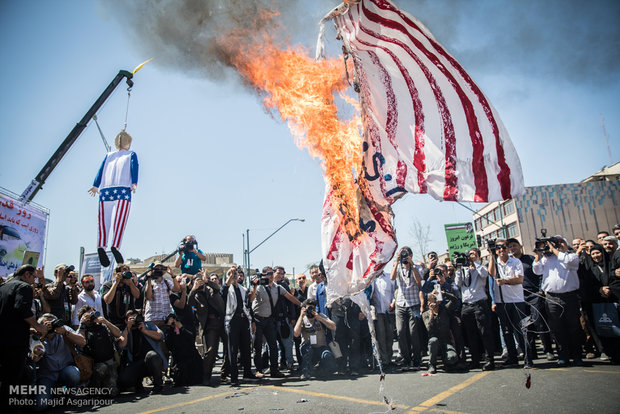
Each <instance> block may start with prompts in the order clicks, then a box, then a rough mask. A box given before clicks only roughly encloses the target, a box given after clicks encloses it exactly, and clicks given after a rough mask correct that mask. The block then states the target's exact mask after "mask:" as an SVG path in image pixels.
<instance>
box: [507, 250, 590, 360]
mask: <svg viewBox="0 0 620 414" xmlns="http://www.w3.org/2000/svg"><path fill="white" fill-rule="evenodd" d="M506 244H507V245H508V249H509V250H510V253H511V254H512V257H514V258H515V259H519V260H520V261H521V264H522V265H523V295H524V298H525V303H526V307H527V309H528V312H527V315H529V317H530V318H531V320H532V327H533V329H530V330H528V334H527V340H528V342H529V343H530V349H531V350H532V359H536V358H537V357H538V356H537V355H536V346H535V345H536V333H535V332H540V341H541V343H542V345H543V352H544V353H545V354H546V357H547V360H548V361H554V360H555V359H556V358H555V356H554V355H553V352H552V351H553V350H552V345H551V344H552V342H551V334H550V333H549V332H548V328H547V326H546V322H545V320H546V319H547V311H546V309H545V298H544V297H543V296H542V295H543V292H542V290H541V288H540V283H541V277H540V275H537V274H536V273H534V270H532V265H533V263H534V256H532V255H529V254H523V247H522V246H521V243H519V240H517V239H508V240H506ZM584 246H585V244H584ZM545 331H546V332H545Z"/></svg>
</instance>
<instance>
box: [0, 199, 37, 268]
mask: <svg viewBox="0 0 620 414" xmlns="http://www.w3.org/2000/svg"><path fill="white" fill-rule="evenodd" d="M48 219H49V212H48V211H47V210H46V209H44V208H42V207H36V206H34V205H32V204H23V203H22V202H20V201H19V199H18V198H17V197H15V196H11V195H9V194H8V192H4V191H3V190H2V189H0V276H2V277H4V278H6V277H7V276H8V275H10V274H12V273H13V272H14V271H15V269H17V268H18V267H19V266H21V265H22V264H24V263H28V264H32V265H35V266H36V267H42V266H43V253H44V248H45V231H46V229H47V221H48Z"/></svg>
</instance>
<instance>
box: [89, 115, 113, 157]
mask: <svg viewBox="0 0 620 414" xmlns="http://www.w3.org/2000/svg"><path fill="white" fill-rule="evenodd" d="M93 121H95V125H97V129H98V130H99V135H101V140H102V141H103V145H105V150H106V152H110V151H111V148H110V144H108V141H107V140H106V139H105V135H103V131H102V130H101V127H100V126H99V122H97V115H93Z"/></svg>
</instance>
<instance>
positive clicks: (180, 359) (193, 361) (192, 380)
mask: <svg viewBox="0 0 620 414" xmlns="http://www.w3.org/2000/svg"><path fill="white" fill-rule="evenodd" d="M165 329H166V346H167V347H168V349H169V350H170V352H171V353H172V361H173V364H174V365H173V366H172V369H171V370H170V371H171V372H172V378H173V380H174V386H175V387H182V386H186V385H196V384H200V383H201V382H202V372H201V371H200V369H197V368H198V367H200V365H201V364H202V358H200V354H199V353H198V350H197V349H196V346H195V339H196V334H195V333H194V332H192V331H190V330H189V329H187V328H185V326H184V325H183V322H181V321H180V320H178V319H177V317H176V315H175V314H174V313H171V314H170V315H168V317H167V318H166V328H165Z"/></svg>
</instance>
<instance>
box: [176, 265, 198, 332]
mask: <svg viewBox="0 0 620 414" xmlns="http://www.w3.org/2000/svg"><path fill="white" fill-rule="evenodd" d="M175 279H176V280H177V283H178V284H179V288H180V290H179V292H170V303H171V304H172V309H174V313H175V315H176V318H177V319H178V320H179V322H181V323H182V324H183V328H184V329H187V330H188V331H190V332H191V333H193V334H194V336H196V325H197V324H198V321H197V320H196V316H195V315H194V311H193V310H192V307H191V306H190V305H189V303H188V302H189V295H188V293H189V291H190V289H191V287H192V286H193V284H194V277H193V276H192V275H188V274H183V275H179V276H177V277H176V278H175Z"/></svg>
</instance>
